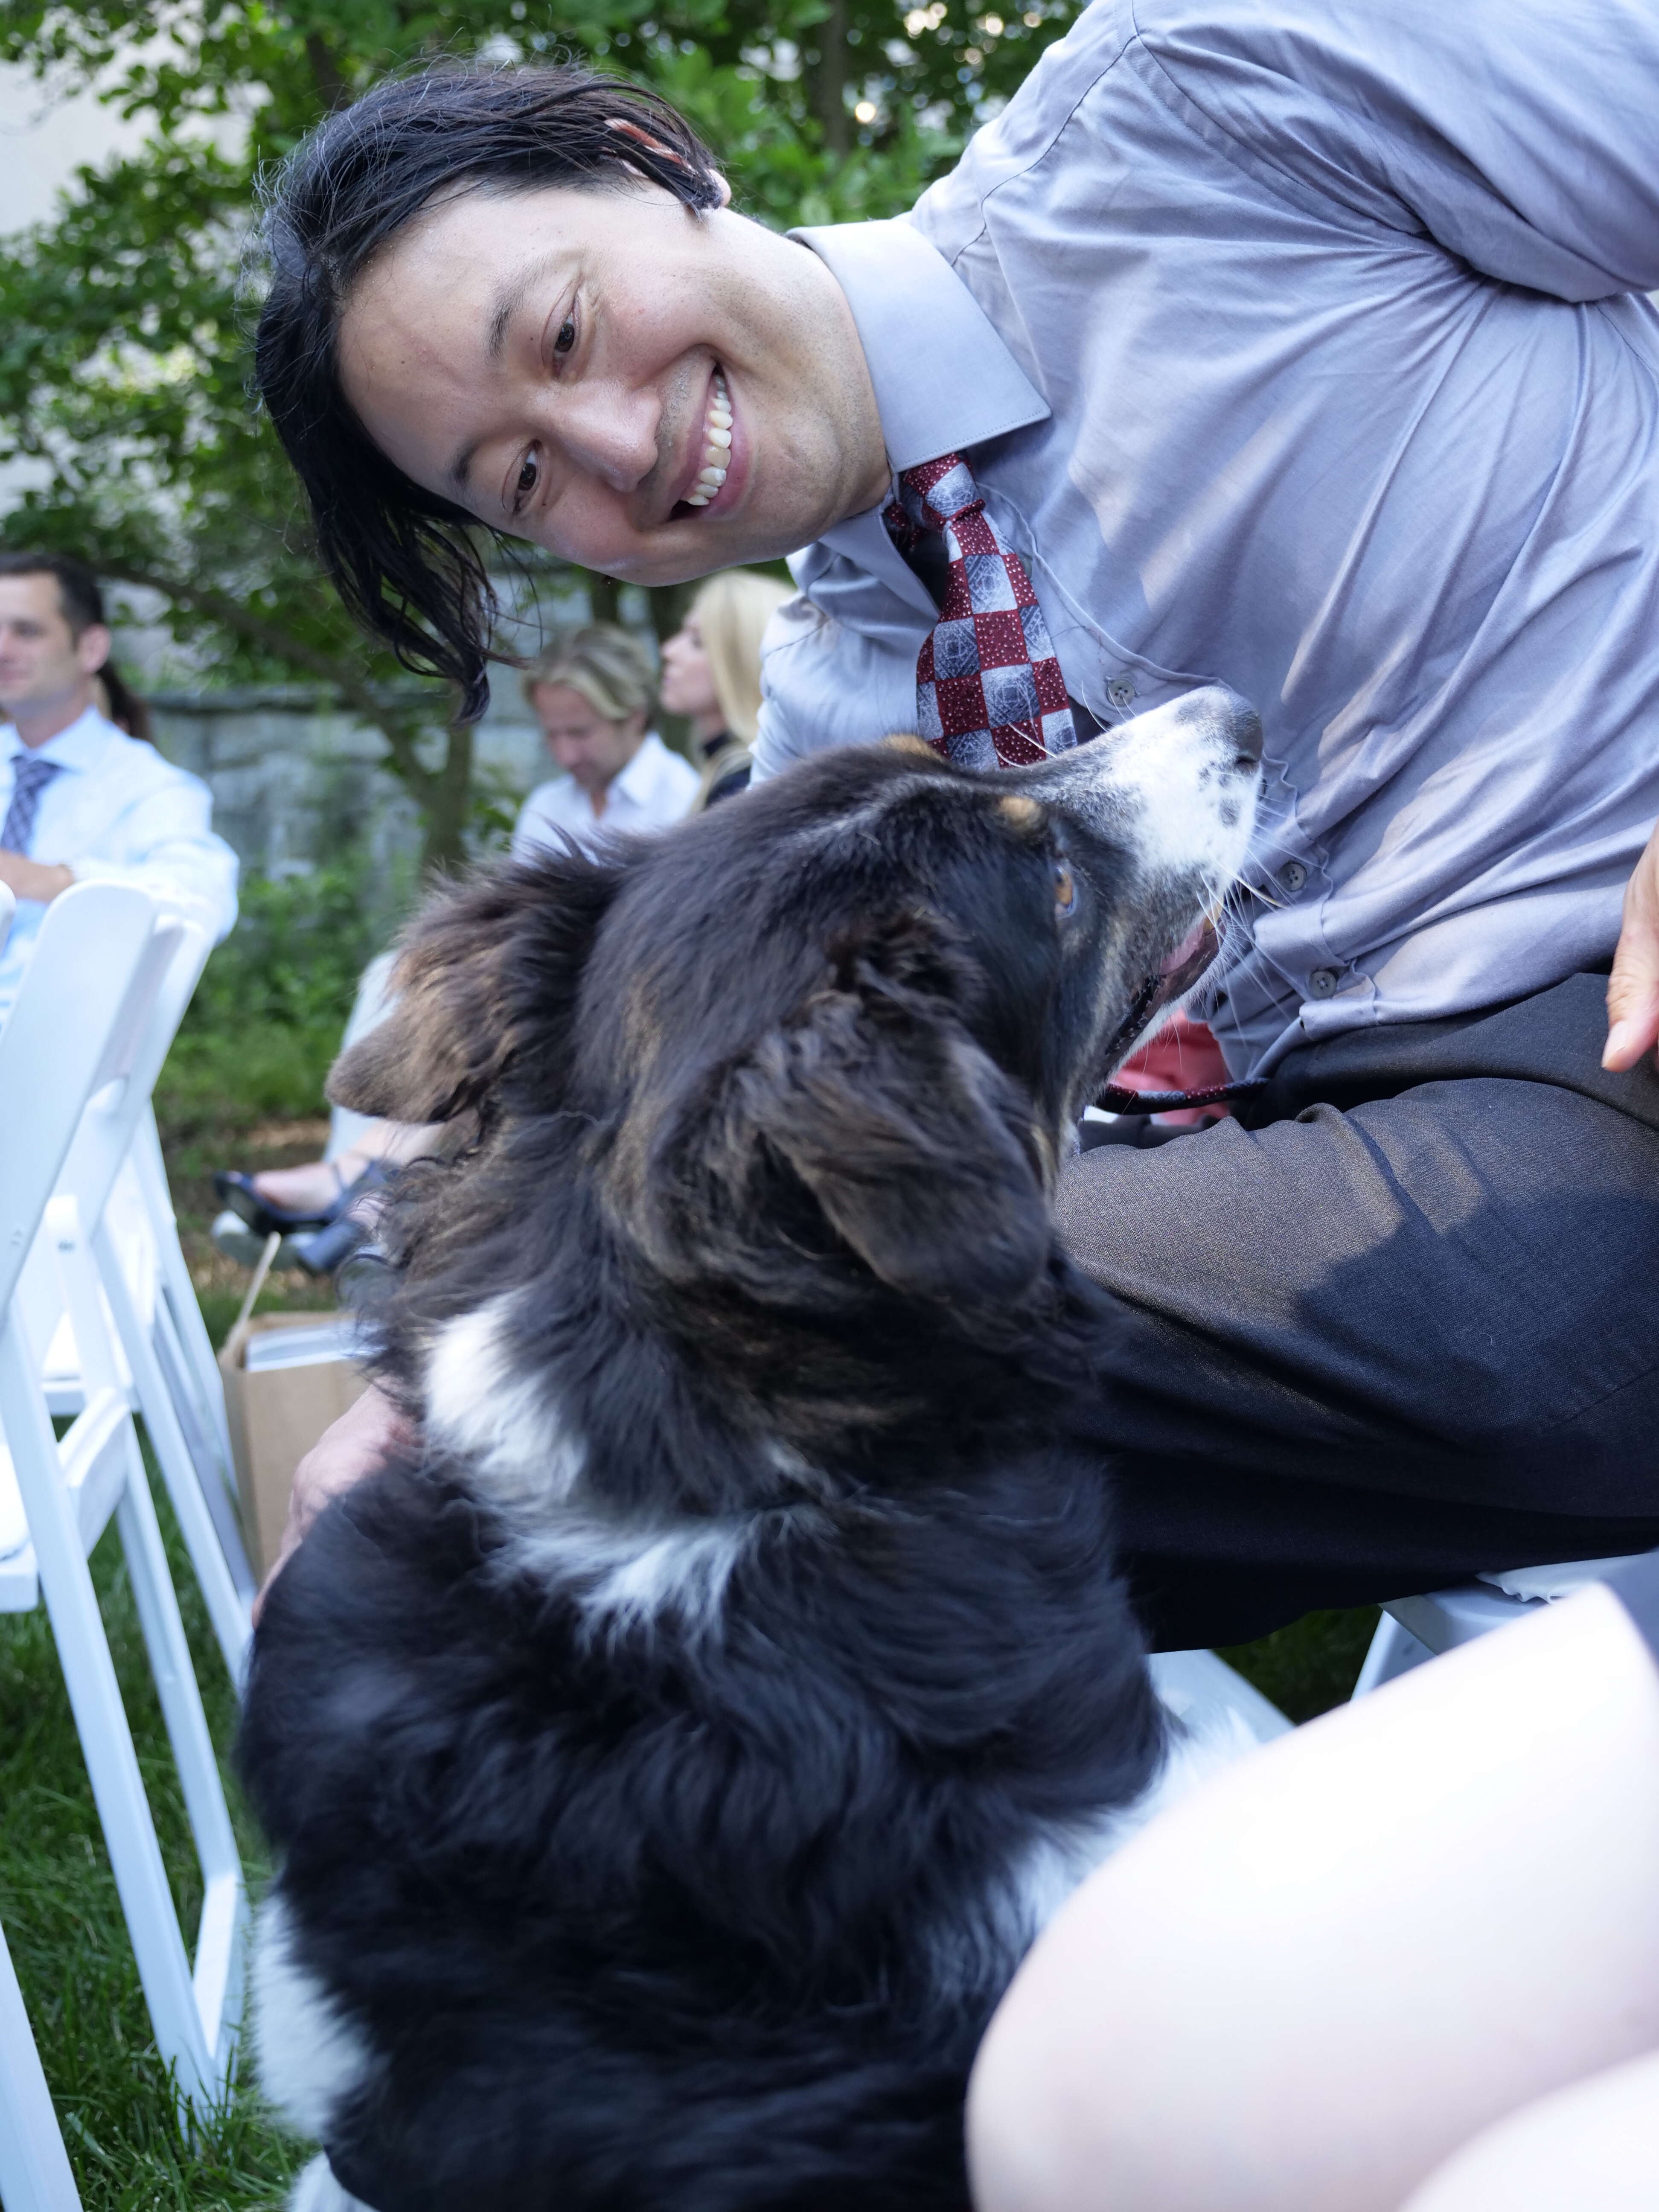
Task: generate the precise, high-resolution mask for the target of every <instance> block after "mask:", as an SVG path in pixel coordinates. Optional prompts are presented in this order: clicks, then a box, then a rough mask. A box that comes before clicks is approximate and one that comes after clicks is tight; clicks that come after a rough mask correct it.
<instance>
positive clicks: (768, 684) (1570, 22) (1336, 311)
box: [756, 0, 1659, 1074]
mask: <svg viewBox="0 0 1659 2212" xmlns="http://www.w3.org/2000/svg"><path fill="white" fill-rule="evenodd" d="M1656 118H1659V7H1656V6H1655V5H1654V4H1653V0H1595V4H1593V5H1586V6H1580V7H1563V6H1562V5H1560V0H1460V4H1458V5H1456V6H1448V5H1447V4H1446V0H1387V4H1385V5H1384V4H1378V0H1273V4H1271V5H1267V4H1265V0H1097V4H1096V5H1095V6H1094V7H1092V8H1091V9H1089V11H1088V12H1087V13H1086V14H1085V15H1083V16H1082V17H1081V18H1080V19H1079V21H1078V23H1077V24H1076V25H1075V26H1074V27H1073V30H1072V32H1071V33H1070V34H1069V36H1068V37H1067V38H1066V39H1065V40H1063V41H1062V42H1060V44H1059V45H1058V46H1054V47H1053V48H1051V49H1050V51H1049V52H1048V53H1047V54H1046V55H1045V56H1044V58H1043V59H1042V62H1041V64H1039V65H1038V67H1037V69H1036V70H1035V71H1034V73H1033V75H1032V76H1031V78H1030V81H1029V82H1027V83H1026V84H1025V86H1024V88H1022V89H1021V91H1020V92H1019V93H1018V95H1017V96H1016V97H1015V98H1014V99H1013V100H1012V101H1011V102H1010V104H1009V105H1008V106H1007V107H1006V109H1005V110H1004V112H1002V113H1001V114H1000V116H999V117H998V118H996V120H995V121H994V122H993V123H991V124H989V125H987V127H986V128H985V129H984V130H983V131H981V132H980V133H979V134H978V136H977V137H975V139H974V141H973V143H971V145H970V146H969V149H968V151H967V153H966V154H965V155H964V156H963V160H962V161H961V163H960V164H959V165H958V167H957V169H956V170H955V171H954V173H952V174H951V175H950V176H948V177H946V178H945V179H943V180H942V181H941V182H940V183H939V184H937V185H934V186H933V187H932V188H931V190H930V191H927V193H926V194H925V195H924V197H922V199H921V203H920V204H919V205H918V206H917V207H916V209H915V211H914V213H913V214H912V215H911V216H908V217H907V218H905V219H903V220H902V221H900V222H879V223H868V224H853V225H847V226H841V227H836V228H829V229H823V230H809V231H805V232H802V233H800V234H799V236H800V237H801V238H802V239H803V240H804V241H805V243H806V244H807V245H808V246H811V249H812V250H813V251H814V252H817V253H818V254H820V255H821V256H822V258H823V260H824V261H825V262H826V264H828V265H829V268H830V269H831V270H833V271H834V273H835V275H836V277H837V278H838V279H839V281H840V283H841V284H842V288H843V289H844V290H845V292H846V294H847V296H848V301H849V303H850V305H851V307H852V311H853V314H854V319H855V320H856V322H857V325H858V328H859V331H860V337H861V338H862V340H863V343H864V347H865V350H866V355H867V356H868V359H869V363H870V368H871V374H872V378H873V380H874V386H875V392H876V398H877V401H878V406H879V409H880V413H881V421H882V427H883V430H884V435H885V438H886V444H887V451H888V458H889V459H890V463H891V465H892V466H893V468H894V469H895V470H896V471H897V470H900V469H902V468H905V467H908V466H910V465H914V464H915V463H918V462H921V461H923V460H927V459H933V457H934V456H936V455H938V454H940V453H948V452H951V451H961V452H965V453H966V455H967V458H968V459H969V465H971V467H972V468H973V470H974V472H975V477H977V480H978V483H979V485H980V488H981V490H982V491H983V492H984V493H985V495H986V503H987V511H988V512H989V513H990V514H991V515H992V517H993V518H994V520H995V521H996V523H997V524H998V525H999V526H1000V528H1001V529H1002V530H1003V531H1004V532H1006V536H1007V537H1008V538H1010V539H1011V540H1012V543H1013V544H1014V545H1015V547H1016V548H1017V549H1018V551H1019V552H1020V553H1021V555H1022V556H1023V557H1024V560H1025V562H1026V565H1027V567H1028V568H1030V572H1031V575H1032V579H1033V581H1034V583H1035V585H1036V591H1037V594H1038V597H1039V598H1040V599H1041V600H1042V607H1043V611H1044V614H1045V616H1046V617H1047V622H1048V630H1049V633H1050V635H1051V636H1052V637H1053V639H1054V645H1055V648H1056V650H1057V652H1058V654H1059V658H1060V665H1061V668H1062V670H1063V671H1064V672H1065V676H1066V684H1067V687H1068V689H1069V690H1070V691H1071V693H1072V695H1073V698H1074V699H1077V700H1079V701H1080V702H1082V703H1083V704H1084V706H1085V707H1086V708H1088V709H1089V710H1090V712H1091V714H1092V715H1093V716H1094V717H1095V719H1096V720H1097V721H1099V722H1102V723H1108V724H1109V723H1113V722H1116V721H1121V720H1123V719H1124V717H1125V716H1126V715H1127V714H1133V713H1138V712H1139V711H1141V710H1142V709H1143V708H1147V707H1151V706H1154V705H1157V704H1158V703H1159V702H1162V701H1164V700H1166V699H1169V698H1170V697H1172V696H1176V694H1178V693H1180V692H1181V691H1183V690H1187V689H1188V688H1189V687H1190V686H1192V685H1194V684H1200V683H1203V682H1206V681H1208V680H1211V679H1212V678H1221V679H1223V680H1225V682H1226V683H1228V684H1231V685H1232V686H1233V687H1234V688H1235V689H1236V690H1239V691H1242V692H1243V693H1244V694H1245V695H1246V696H1248V697H1249V698H1250V699H1251V700H1252V701H1253V702H1255V705H1256V707H1257V708H1259V709H1260V712H1261V719H1262V723H1263V726H1264V727H1265V731H1266V735H1267V779H1266V787H1265V802H1266V804H1265V811H1264V817H1263V825H1262V830H1261V836H1260V839H1259V841H1258V844H1257V847H1256V849H1255V854H1254V855H1253V858H1252V861H1251V866H1250V869H1249V882H1250V883H1251V884H1252V885H1253V886H1254V887H1255V889H1256V890H1258V891H1259V892H1260V894H1261V896H1260V899H1259V900H1257V901H1253V902H1250V904H1249V909H1248V912H1247V920H1246V924H1245V927H1243V929H1241V930H1238V931H1237V932H1236V933H1235V939H1234V942H1235V951H1236V953H1237V961H1236V964H1235V965H1234V967H1233V969H1232V971H1231V975H1230V977H1229V979H1228V981H1227V983H1226V986H1225V995H1224V996H1223V998H1222V1000H1221V1002H1220V1004H1219V1006H1218V1008H1217V1010H1216V1012H1215V1014H1214V1015H1213V1017H1212V1020H1213V1024H1214V1026H1215V1028H1216V1030H1217V1033H1218V1036H1219V1038H1220V1040H1221V1043H1222V1046H1223V1048H1224V1050H1225V1053H1226V1054H1227V1057H1228V1060H1229V1063H1230V1065H1231V1067H1232V1069H1233V1071H1234V1073H1236V1074H1243V1073H1249V1072H1251V1071H1255V1070H1261V1069H1262V1068H1265V1067H1267V1066H1271V1065H1272V1063H1273V1060H1275V1059H1276V1058H1277V1057H1278V1056H1279V1054H1280V1053H1281V1052H1282V1051H1283V1050H1285V1049H1286V1048H1288V1047H1290V1046H1291V1045H1293V1044H1295V1043H1297V1042H1300V1041H1301V1040H1302V1039H1304V1037H1308V1036H1323V1035H1327V1034H1329V1033H1331V1032H1333V1031H1334V1030H1343V1029H1348V1028H1352V1027H1356V1026H1359V1025H1363V1024H1371V1023H1378V1022H1384V1021H1399V1020H1413V1019H1420V1018H1428V1017H1431V1016H1435V1015H1442V1014H1448V1013H1452V1012H1459V1011H1462V1010H1465V1009H1469V1008H1474V1007H1477V1006H1489V1005H1492V1004H1493V1003H1495V1002H1497V1001H1499V1000H1505V999H1509V998H1511V997H1516V996H1519V995H1521V994H1525V993H1528V992H1530V991H1534V990H1537V989H1541V988H1542V987H1545V986H1547V985H1548V984H1550V983H1553V982H1555V981H1559V979H1560V978H1561V977H1562V976H1564V975H1567V974H1569V973H1571V972H1572V971H1573V970H1575V969H1581V968H1585V967H1591V966H1594V965H1595V964H1596V963H1600V962H1602V961H1605V960H1606V958H1607V956H1608V955H1609V954H1610V953H1611V951H1612V949H1613V944H1614V942H1615V939H1616V937H1617V933H1618V927H1619V914H1620V895H1621V892H1622V889H1623V885H1624V883H1625V880H1626V877H1627V876H1628V875H1629V873H1630V872H1631V869H1632V866H1634V865H1635V862H1636V860H1637V858H1638V854H1640V852H1641V849H1642V847H1643V844H1644V841H1645V839H1646V837H1647V836H1648V833H1649V831H1650V829H1652V827H1653V825H1654V823H1655V820H1656V818H1659V312H1656V309H1655V307H1653V305H1652V304H1651V303H1650V301H1647V300H1645V299H1644V298H1642V297H1640V296H1639V295H1640V294H1641V293H1642V292H1644V291H1646V290H1650V289H1653V288H1655V287H1659V120H1656ZM791 565H792V567H793V570H794V573H795V577H796V580H797V582H798V583H799V585H800V586H801V587H802V590H803V592H804V593H805V598H804V599H799V600H795V601H793V602H791V603H789V604H788V605H786V606H785V607H784V608H783V609H782V610H781V611H780V613H779V615H778V616H777V617H775V618H774V623H773V626H772V628H771V629H770V630H769V634H768V640H767V647H766V652H765V689H766V693H767V697H766V702H765V705H764V707H763V711H762V717H761V733H760V738H759V742H758V744H757V748H756V754H757V774H765V773H767V772H769V771H772V770H775V769H778V768H780V767H781V766H783V765H785V764H786V763H787V762H789V761H790V760H791V759H793V758H794V757H797V756H799V755H800V754H803V753H805V752H809V751H811V750H815V749H817V747H819V746H822V745H825V744H840V743H846V742H849V741H853V740H858V739H866V738H877V737H880V736H883V735H884V734H886V733H887V732H890V731H893V730H896V729H903V728H910V727H913V726H914V725H915V663H916V655H917V653H918V651H919V649H920V647H921V642H922V641H923V639H924V637H925V636H926V635H927V632H928V629H929V628H930V626H931V624H932V623H933V620H934V619H935V613H934V609H933V603H932V601H931V600H930V599H929V597H928V594H927V591H926V590H925V588H924V587H923V586H922V585H921V582H920V581H919V580H917V578H916V577H915V575H914V574H912V572H911V571H910V569H909V568H908V567H907V566H906V565H905V563H904V562H903V561H902V560H901V558H900V557H899V556H898V554H897V553H896V550H894V549H893V547H892V545H891V544H890V541H889V539H888V538H887V534H886V532H885V531H884V528H883V526H882V524H881V520H880V516H879V511H878V510H872V512H871V513H867V514H864V515H860V516H858V517H855V518H854V519H853V520H850V521H848V522H845V523H842V524H841V525H839V526H837V527H836V528H835V529H833V530H831V531H829V532H827V533H826V535H825V536H824V537H823V538H822V539H821V540H819V541H818V543H817V544H814V545H812V546H811V547H809V548H808V549H806V550H805V552H803V553H801V554H799V555H798V556H796V557H795V559H794V561H793V562H792V564H791ZM1269 901H1271V902H1272V903H1268V902H1269Z"/></svg>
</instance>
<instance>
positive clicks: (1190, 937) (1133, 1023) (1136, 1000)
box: [1105, 915, 1221, 1073]
mask: <svg viewBox="0 0 1659 2212" xmlns="http://www.w3.org/2000/svg"><path fill="white" fill-rule="evenodd" d="M1220 949H1221V937H1220V933H1219V931H1218V928H1217V927H1216V924H1215V922H1214V921H1212V920H1211V918H1210V916H1209V915H1205V916H1204V918H1203V919H1202V920H1201V921H1195V922H1194V924H1193V927H1191V928H1190V929H1189V930H1188V933H1187V934H1186V935H1185V937H1183V938H1182V940H1181V942H1180V944H1179V945H1176V948H1175V950H1174V951H1173V952H1170V953H1168V954H1166V955H1165V957H1164V960H1163V962H1162V963H1161V964H1160V965H1159V966H1158V968H1157V969H1155V970H1154V971H1153V973H1152V975H1149V976H1148V977H1147V978H1146V981H1145V982H1144V983H1143V984H1142V985H1141V987H1140V988H1139V990H1138V991H1137V992H1136V993H1135V995H1134V997H1133V1000H1131V1001H1130V1006H1129V1011H1128V1012H1127V1014H1126V1015H1125V1016H1124V1018H1123V1020H1122V1021H1121V1024H1119V1025H1118V1028H1117V1030H1116V1031H1115V1034H1114V1036H1113V1038H1112V1042H1111V1043H1110V1045H1109V1047H1108V1048H1107V1052H1106V1059H1105V1066H1106V1068H1107V1071H1108V1073H1109V1072H1110V1071H1111V1070H1112V1069H1113V1068H1115V1066H1117V1065H1118V1062H1119V1061H1120V1060H1124V1059H1126V1058H1127V1056H1128V1051H1129V1048H1130V1046H1131V1045H1132V1044H1133V1042H1134V1041H1135V1039H1136V1038H1137V1037H1138V1036H1139V1035H1140V1032H1141V1031H1142V1030H1144V1029H1145V1028H1146V1024H1147V1023H1148V1022H1149V1021H1151V1020H1152V1017H1153V1015H1154V1014H1155V1013H1157V1012H1158V1010H1159V1008H1160V1007H1162V1006H1168V1005H1169V1004H1170V1000H1172V999H1178V998H1180V996H1181V995H1182V992H1183V991H1189V990H1190V989H1191V988H1192V987H1193V985H1194V983H1196V982H1197V981H1198V979H1199V977H1200V975H1202V974H1203V973H1204V970H1205V969H1206V968H1207V967H1208V966H1209V964H1210V963H1211V961H1212V960H1213V959H1214V958H1215V956H1216V954H1217V953H1218V951H1220Z"/></svg>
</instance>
